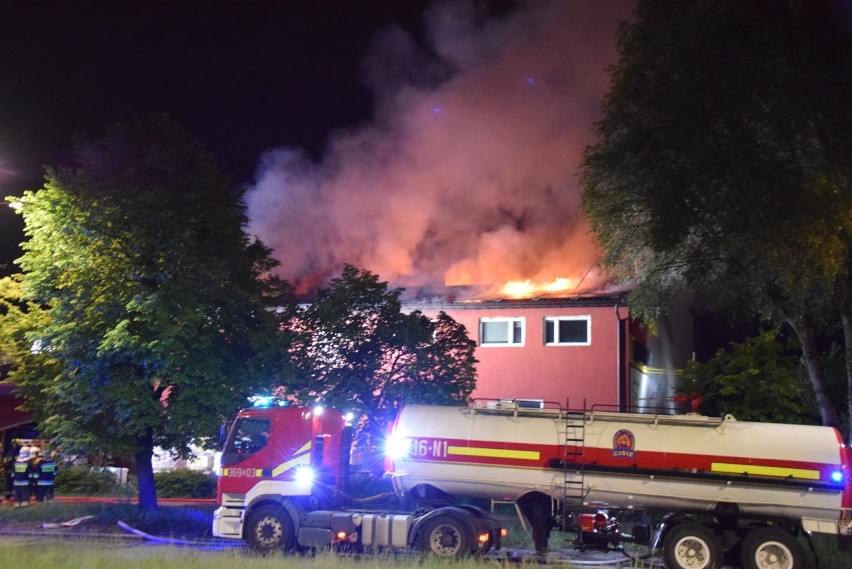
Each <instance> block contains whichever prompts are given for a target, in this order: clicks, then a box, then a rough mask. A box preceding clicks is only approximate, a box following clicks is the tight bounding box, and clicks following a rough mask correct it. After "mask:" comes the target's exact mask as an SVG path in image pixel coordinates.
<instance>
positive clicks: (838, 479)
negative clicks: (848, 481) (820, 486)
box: [831, 470, 843, 484]
mask: <svg viewBox="0 0 852 569" xmlns="http://www.w3.org/2000/svg"><path fill="white" fill-rule="evenodd" d="M831 481H832V482H834V483H835V484H841V483H843V472H842V471H840V470H834V471H832V473H831Z"/></svg>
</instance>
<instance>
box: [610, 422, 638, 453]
mask: <svg viewBox="0 0 852 569" xmlns="http://www.w3.org/2000/svg"><path fill="white" fill-rule="evenodd" d="M612 456H614V457H615V458H635V457H636V437H634V436H633V433H631V432H630V431H628V430H627V429H619V430H618V431H616V433H615V434H614V435H613V436H612Z"/></svg>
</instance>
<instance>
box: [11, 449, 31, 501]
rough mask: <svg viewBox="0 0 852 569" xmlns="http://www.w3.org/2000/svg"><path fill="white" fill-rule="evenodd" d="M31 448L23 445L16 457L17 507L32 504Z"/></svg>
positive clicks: (14, 483) (15, 486) (15, 483)
mask: <svg viewBox="0 0 852 569" xmlns="http://www.w3.org/2000/svg"><path fill="white" fill-rule="evenodd" d="M30 472H31V471H30V448H29V447H21V450H20V451H19V452H18V457H17V458H16V459H15V474H14V482H13V485H14V489H15V507H16V508H20V507H23V506H29V504H30Z"/></svg>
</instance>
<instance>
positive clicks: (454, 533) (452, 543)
mask: <svg viewBox="0 0 852 569" xmlns="http://www.w3.org/2000/svg"><path fill="white" fill-rule="evenodd" d="M429 545H430V547H431V549H432V552H433V553H434V554H435V555H438V556H440V557H453V556H455V555H456V554H457V553H458V552H459V548H460V547H461V535H460V534H459V531H458V530H457V529H456V528H455V527H453V526H451V525H448V524H441V525H439V526H436V527H435V529H433V530H432V533H430V534H429Z"/></svg>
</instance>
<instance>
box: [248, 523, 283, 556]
mask: <svg viewBox="0 0 852 569" xmlns="http://www.w3.org/2000/svg"><path fill="white" fill-rule="evenodd" d="M254 536H255V539H256V540H257V543H258V545H260V546H262V547H264V548H270V549H271V548H273V547H277V546H278V544H279V543H281V539H282V538H283V537H284V526H283V525H282V524H281V522H280V521H279V520H278V519H277V518H275V517H273V516H266V517H264V518H262V519H261V520H260V521H258V522H257V525H256V526H255V527H254Z"/></svg>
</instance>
